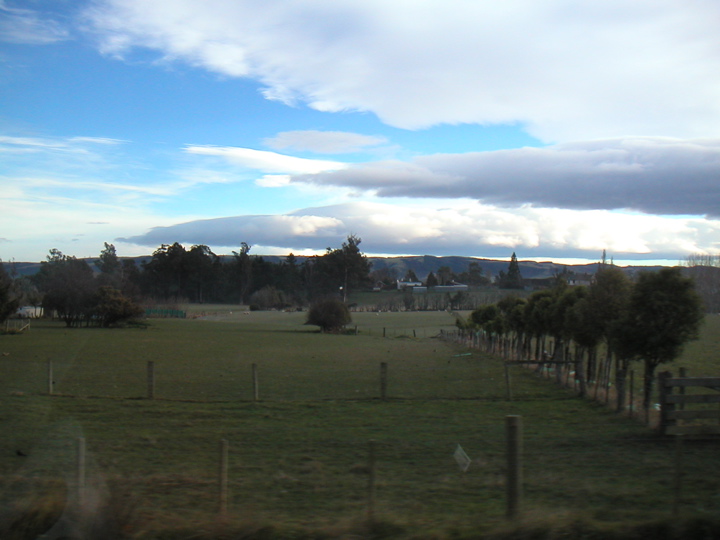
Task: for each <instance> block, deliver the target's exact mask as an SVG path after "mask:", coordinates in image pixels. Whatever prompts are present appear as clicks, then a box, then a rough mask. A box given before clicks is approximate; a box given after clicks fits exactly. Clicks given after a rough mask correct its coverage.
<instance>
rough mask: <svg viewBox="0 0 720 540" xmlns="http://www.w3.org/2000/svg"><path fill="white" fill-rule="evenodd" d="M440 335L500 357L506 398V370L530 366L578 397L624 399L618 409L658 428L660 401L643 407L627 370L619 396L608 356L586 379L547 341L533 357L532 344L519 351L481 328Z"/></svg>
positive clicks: (632, 375)
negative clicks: (511, 367) (555, 351)
mask: <svg viewBox="0 0 720 540" xmlns="http://www.w3.org/2000/svg"><path fill="white" fill-rule="evenodd" d="M440 337H441V339H444V340H447V341H452V342H454V343H456V344H459V345H461V346H463V347H466V348H468V349H476V350H481V351H482V352H484V353H486V354H491V355H494V356H496V357H499V358H501V359H502V360H503V363H504V365H505V383H506V389H507V390H506V395H507V399H508V400H512V387H511V376H510V372H509V370H508V367H510V366H520V367H524V368H526V369H529V370H533V371H534V372H535V373H536V374H537V375H538V376H539V377H542V378H545V379H548V380H549V379H554V380H555V382H556V383H557V384H559V385H561V386H564V387H566V388H569V389H571V390H573V392H575V393H576V394H577V395H578V396H579V397H584V398H586V399H591V400H592V401H595V402H598V403H601V404H603V405H605V406H607V407H611V406H612V405H611V404H613V403H618V402H620V403H623V408H622V410H619V411H618V412H621V413H623V414H627V415H628V416H629V417H631V418H640V416H639V414H640V413H643V412H644V418H641V419H642V420H643V421H644V422H645V424H647V425H648V426H649V427H652V428H655V429H658V430H659V429H660V426H661V421H660V416H661V414H660V408H661V407H660V403H657V404H656V405H655V406H654V407H652V408H649V409H647V410H645V411H643V406H642V400H641V399H640V398H641V397H642V396H638V395H636V394H637V393H636V392H635V372H634V370H629V371H628V373H627V384H625V385H624V386H625V388H624V389H623V390H622V392H623V397H622V399H620V400H619V399H618V390H617V388H615V387H614V385H613V382H612V381H613V378H612V374H613V373H612V370H613V363H612V362H611V361H609V360H607V359H600V360H599V362H598V365H597V366H596V371H595V373H594V376H593V377H592V378H591V379H588V380H585V379H584V378H583V377H582V376H578V373H577V372H576V365H577V364H576V362H575V361H574V360H572V359H569V360H568V359H564V358H565V354H561V355H560V358H555V356H556V355H555V354H554V353H553V354H550V353H548V352H547V351H546V349H545V347H546V346H550V345H551V344H550V343H541V344H540V345H541V346H540V347H539V348H538V347H535V348H534V351H535V352H537V351H540V352H539V354H540V358H534V357H533V355H534V354H535V353H534V352H533V349H532V348H529V349H526V350H524V351H522V352H521V350H520V347H518V344H517V343H514V340H512V339H510V338H499V337H496V336H489V335H487V334H485V333H484V332H482V331H477V332H474V331H466V330H460V329H459V330H457V331H453V332H441V336H440Z"/></svg>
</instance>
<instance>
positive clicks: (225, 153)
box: [185, 146, 347, 174]
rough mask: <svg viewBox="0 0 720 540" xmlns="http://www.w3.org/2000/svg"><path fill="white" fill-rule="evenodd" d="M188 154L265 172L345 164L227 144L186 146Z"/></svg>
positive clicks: (310, 170)
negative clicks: (210, 157) (213, 157)
mask: <svg viewBox="0 0 720 540" xmlns="http://www.w3.org/2000/svg"><path fill="white" fill-rule="evenodd" d="M185 151H186V152H187V153H189V154H199V155H204V156H217V157H221V158H223V159H225V160H227V161H229V162H231V163H234V164H236V165H240V166H242V167H246V168H249V169H256V170H259V171H263V172H267V173H292V174H303V173H307V174H313V173H318V172H322V171H328V170H337V169H343V168H345V167H346V166H347V165H346V164H345V163H340V162H338V161H325V160H319V159H305V158H299V157H294V156H288V155H285V154H278V153H276V152H267V151H264V150H253V149H251V148H238V147H227V146H188V147H186V148H185Z"/></svg>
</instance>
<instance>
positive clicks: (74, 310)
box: [0, 236, 371, 326]
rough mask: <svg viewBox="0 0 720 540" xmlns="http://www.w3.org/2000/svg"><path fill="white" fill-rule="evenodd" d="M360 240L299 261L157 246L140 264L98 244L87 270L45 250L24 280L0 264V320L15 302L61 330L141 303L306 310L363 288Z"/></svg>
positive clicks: (108, 318) (127, 312) (133, 310)
mask: <svg viewBox="0 0 720 540" xmlns="http://www.w3.org/2000/svg"><path fill="white" fill-rule="evenodd" d="M360 242H361V239H360V238H358V237H356V236H349V237H348V238H347V241H346V242H344V243H343V244H342V247H340V248H338V249H330V248H328V249H327V251H326V253H325V254H323V255H320V256H315V257H309V258H307V259H305V260H304V261H303V262H302V263H299V262H298V261H297V260H296V258H295V257H294V256H293V255H292V254H290V255H288V256H287V257H286V258H285V260H284V261H283V262H282V263H280V264H276V263H270V262H267V261H265V260H264V259H263V258H262V257H256V256H251V255H250V246H249V245H248V244H246V243H242V244H241V247H240V250H239V251H237V252H233V255H232V257H231V258H229V260H228V258H221V257H219V256H217V255H215V254H214V253H213V252H212V250H210V248H208V247H207V246H204V245H196V246H192V247H191V248H190V249H186V248H185V247H184V246H183V245H181V244H179V243H174V244H170V245H162V246H160V247H159V248H158V249H157V250H155V252H154V253H153V254H152V257H151V258H150V259H149V260H147V261H145V262H144V263H142V264H141V265H137V264H136V263H135V260H134V259H127V258H126V259H122V258H120V257H118V255H117V252H116V250H115V246H113V245H112V244H108V243H105V245H104V249H103V250H102V251H101V253H100V255H99V257H98V259H97V260H96V261H95V262H94V266H95V268H93V267H92V266H91V265H90V264H89V263H88V261H87V260H85V259H78V258H76V257H73V256H68V255H65V254H63V253H62V252H61V251H59V250H57V249H52V250H50V253H49V255H48V256H47V258H46V260H45V261H43V262H42V263H41V266H40V270H39V271H38V272H37V273H36V274H35V275H33V276H30V277H25V278H18V279H15V280H13V279H11V277H10V276H8V275H7V272H5V270H4V269H3V268H2V264H1V263H0V307H1V308H2V313H0V315H2V314H3V313H4V312H6V311H7V314H6V315H5V317H6V316H8V315H9V314H12V313H14V311H15V310H16V309H17V306H18V305H35V306H38V305H41V306H42V307H43V308H44V309H45V310H46V311H48V312H54V313H56V314H57V315H58V316H59V317H60V318H61V319H63V320H64V321H65V323H66V324H67V326H82V325H100V326H111V325H113V324H116V323H118V322H119V321H123V320H128V319H131V318H133V317H137V316H138V315H140V314H141V313H142V312H143V310H142V309H141V308H140V305H139V304H140V303H141V302H143V303H148V302H151V301H156V302H165V303H167V302H174V303H179V302H197V303H203V302H217V303H239V304H250V305H251V306H257V307H258V308H282V307H288V306H303V305H307V304H308V303H310V302H311V301H312V300H314V299H316V298H320V297H322V296H325V295H328V294H330V293H333V294H335V295H339V296H340V297H342V298H343V300H344V301H345V300H346V299H347V294H348V292H349V291H352V290H356V289H360V288H365V287H368V286H369V285H370V283H371V282H370V277H369V274H370V263H369V262H368V261H367V258H366V257H365V255H363V254H362V253H361V252H360V248H359V245H360ZM3 294H4V295H5V296H6V297H7V298H5V299H3V298H2V295H3ZM0 320H3V319H0Z"/></svg>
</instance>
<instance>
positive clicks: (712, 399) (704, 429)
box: [658, 371, 720, 435]
mask: <svg viewBox="0 0 720 540" xmlns="http://www.w3.org/2000/svg"><path fill="white" fill-rule="evenodd" d="M658 388H659V391H660V425H659V430H660V433H661V434H663V435H710V434H720V409H718V408H716V409H714V410H712V409H696V410H686V409H685V405H690V404H693V405H698V404H700V405H702V404H710V403H720V393H719V392H720V377H673V376H672V373H671V372H669V371H666V372H663V373H660V375H659V376H658ZM675 389H677V390H678V393H674V392H675ZM686 389H702V390H703V391H706V390H711V391H712V392H714V393H703V394H685V391H686ZM697 420H716V422H715V425H712V424H707V423H704V424H700V425H690V424H686V423H685V422H695V421H697ZM679 421H680V422H682V423H679Z"/></svg>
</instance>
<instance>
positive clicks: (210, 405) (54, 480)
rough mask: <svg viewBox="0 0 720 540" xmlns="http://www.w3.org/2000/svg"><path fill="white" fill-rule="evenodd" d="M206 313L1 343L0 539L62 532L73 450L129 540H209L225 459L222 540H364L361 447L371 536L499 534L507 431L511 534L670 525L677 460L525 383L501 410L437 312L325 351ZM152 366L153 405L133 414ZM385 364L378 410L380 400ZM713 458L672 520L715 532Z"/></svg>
mask: <svg viewBox="0 0 720 540" xmlns="http://www.w3.org/2000/svg"><path fill="white" fill-rule="evenodd" d="M206 307H207V306H206ZM204 311H205V312H206V313H212V314H211V315H205V317H204V318H196V319H187V320H157V321H152V325H151V327H150V328H148V329H146V330H143V329H114V330H103V329H74V330H67V329H65V328H64V327H62V325H59V324H56V323H49V322H37V323H33V326H32V328H31V330H30V331H29V332H28V333H25V334H22V335H6V336H0V352H2V356H0V427H1V429H2V434H3V437H2V439H1V440H0V485H2V492H1V494H0V508H4V509H5V511H4V512H2V511H0V518H2V520H3V521H2V522H0V533H2V532H3V531H4V532H5V533H6V534H5V535H4V536H3V535H2V534H0V536H2V537H3V538H5V537H8V538H9V537H10V536H8V534H9V533H7V527H8V525H7V524H8V523H9V522H10V521H11V520H12V519H14V517H16V516H18V515H20V514H22V513H23V512H25V513H26V514H27V513H28V512H29V509H36V512H37V514H38V517H37V518H36V521H37V523H35V525H34V526H35V527H36V528H37V527H41V526H42V523H41V522H42V520H43V519H45V520H46V521H48V522H49V521H52V518H53V517H57V516H56V515H57V514H58V513H59V512H60V511H62V508H63V504H64V500H65V497H67V496H72V493H73V489H74V485H75V480H74V476H73V474H74V470H75V468H76V465H75V459H76V457H75V447H76V441H77V439H78V437H84V438H85V440H86V444H87V456H88V460H87V466H88V470H87V478H88V484H89V486H90V487H91V492H92V493H95V494H98V496H100V495H103V496H104V497H105V499H107V498H110V499H111V500H113V501H114V502H113V503H112V505H113V507H114V508H115V511H116V513H117V514H120V515H122V516H123V520H124V521H125V522H126V523H125V524H126V529H125V530H126V532H127V534H128V535H134V536H137V537H145V538H159V537H163V538H190V537H200V536H198V535H199V534H200V533H199V532H198V531H205V533H206V537H208V538H210V537H213V536H212V530H214V529H213V527H218V526H219V525H218V523H221V522H219V521H218V520H217V519H216V515H217V508H218V487H217V469H218V462H219V449H218V448H219V443H220V440H221V439H226V440H227V441H229V444H230V465H229V479H230V480H229V484H230V485H229V488H230V501H229V515H228V518H227V521H225V522H222V523H225V524H226V525H227V524H228V523H229V524H230V525H227V526H231V525H232V526H234V527H236V529H237V530H245V531H256V532H257V535H256V537H258V538H260V537H265V538H273V537H277V538H280V537H291V536H294V537H302V534H301V532H302V531H304V534H305V535H306V536H305V537H316V538H319V537H343V535H345V537H349V536H347V535H349V534H350V533H352V534H355V537H356V538H357V537H370V535H369V533H367V531H366V530H365V529H363V528H362V523H363V519H364V517H365V513H366V511H367V483H368V474H367V460H368V446H369V442H370V441H371V440H374V441H375V444H376V452H375V453H376V458H377V464H376V469H377V473H376V477H377V491H376V503H375V505H376V516H377V520H378V522H380V523H381V524H385V528H384V529H383V528H379V529H376V530H375V533H374V536H375V537H379V536H383V535H385V536H386V537H397V538H401V537H402V538H410V537H416V538H418V537H432V535H435V537H437V538H451V537H456V538H462V537H468V538H469V537H477V536H473V535H477V534H479V533H482V532H488V531H491V530H493V529H495V528H496V527H501V526H502V525H503V523H504V512H505V506H504V505H505V500H504V497H505V491H504V489H505V488H504V475H505V468H506V467H505V446H504V445H505V436H504V419H505V416H506V415H510V414H513V415H521V416H522V417H523V423H524V435H525V441H524V442H525V452H524V471H525V501H524V516H526V517H525V519H526V520H528V521H533V520H546V519H550V520H558V521H563V520H567V519H568V516H571V517H573V519H574V517H577V516H581V517H583V518H584V519H589V520H594V521H597V522H600V523H603V524H608V525H617V524H627V523H633V522H637V521H641V520H650V519H658V518H663V517H667V516H669V515H670V513H671V509H672V505H673V493H674V489H673V482H674V480H673V478H674V477H673V475H674V472H675V468H674V467H675V452H674V446H673V444H672V441H669V440H663V439H660V438H658V437H657V436H655V435H654V434H653V433H652V432H651V431H650V430H648V429H647V428H646V427H644V426H643V425H642V424H640V423H638V422H637V421H635V420H631V419H628V418H627V417H624V416H618V415H615V414H614V413H612V412H610V411H609V410H607V409H605V408H604V407H602V406H599V405H597V404H594V403H591V402H588V401H582V400H579V399H577V398H575V397H574V395H573V394H572V393H571V392H570V391H568V390H564V389H561V388H558V387H557V386H556V385H555V384H554V383H552V382H550V381H546V380H542V379H539V378H537V377H536V376H535V375H534V374H533V373H531V372H529V371H526V370H523V369H521V368H513V369H512V379H513V395H514V398H515V399H514V401H512V402H508V401H506V400H505V386H504V384H505V383H504V372H503V366H502V363H501V362H500V361H499V360H497V359H495V358H492V357H488V356H485V355H483V354H481V353H478V352H477V351H468V350H466V349H462V348H459V347H458V346H456V345H453V344H451V343H447V342H444V341H441V340H439V339H437V335H438V334H439V332H440V330H451V329H452V328H453V324H454V318H453V317H452V316H451V315H449V314H447V313H445V312H423V313H380V314H379V315H376V314H374V313H357V314H353V321H354V322H353V326H354V325H355V324H357V326H358V334H357V335H322V334H319V333H317V332H316V331H314V329H313V328H311V327H307V326H304V325H303V324H302V323H303V320H304V315H303V314H302V313H277V312H253V313H251V314H249V315H246V314H244V313H243V312H241V311H233V310H231V309H229V308H225V309H220V308H217V309H205V310H204ZM231 311H232V313H230V312H231ZM719 327H720V324H719V321H718V319H717V318H716V317H714V318H710V319H708V321H707V323H706V325H705V327H704V329H703V339H702V340H701V341H700V342H698V343H696V344H693V345H692V346H691V347H689V348H688V350H687V351H686V353H685V357H684V358H683V359H682V360H681V362H679V363H678V365H683V366H685V367H687V368H688V369H689V370H690V372H691V373H692V374H698V375H700V374H703V375H716V374H717V373H718V371H720V370H718V369H716V368H715V366H716V363H715V358H716V357H717V356H716V353H717V352H718V347H719V340H718V339H719V338H718V328H719ZM383 329H385V335H386V337H385V338H383V337H382V336H383ZM48 360H52V362H53V369H54V375H55V377H54V379H55V385H54V390H55V393H56V394H58V395H54V396H49V395H47V390H48V383H47V361H48ZM150 360H152V361H154V362H155V365H156V378H157V382H156V397H157V398H156V399H155V400H148V399H144V398H145V396H146V388H147V387H146V378H145V377H146V365H147V362H148V361H150ZM381 362H387V364H388V369H389V381H388V392H389V396H390V399H388V400H387V401H381V400H379V399H378V396H379V365H380V363H381ZM253 363H255V364H257V365H258V372H259V381H260V399H261V401H260V402H257V403H254V402H253V401H252V397H253V396H252V378H251V365H252V364H253ZM458 444H461V445H462V447H463V448H464V449H465V450H466V452H467V453H468V454H469V456H470V457H471V458H472V459H473V463H472V464H471V466H470V468H469V470H468V471H467V472H465V473H463V472H461V471H460V470H459V468H458V466H457V464H456V463H455V461H454V459H453V452H454V450H455V448H456V446H457V445H458ZM718 445H719V443H718V442H717V441H714V440H698V441H688V442H687V443H686V444H685V447H684V451H683V467H684V477H683V484H682V492H681V493H682V500H681V505H680V510H681V512H682V513H684V514H686V515H694V516H701V517H706V518H716V517H717V516H718V514H720V491H719V490H718V485H717V481H716V473H717V470H718V457H717V456H718ZM17 451H20V452H21V453H22V454H26V455H24V456H20V455H18V453H17ZM711 471H714V472H711ZM38 508H40V509H43V508H44V509H45V514H43V512H42V511H40V510H37V509H38ZM130 510H132V512H130ZM43 515H44V516H45V517H44V518H43V517H42V516H43ZM265 526H273V527H275V529H274V530H275V533H272V532H268V531H271V530H270V529H263V527H265ZM2 527H6V528H5V529H2ZM16 528H17V527H16ZM161 531H165V532H164V533H163V532H161ZM168 531H175V532H174V533H172V532H168ZM190 531H193V532H190ZM208 531H210V532H208ZM258 531H261V532H258ZM262 531H265V532H264V533H263V532H262ZM308 531H312V532H313V533H312V534H313V535H314V536H312V535H310V536H308V534H309V533H308ZM39 532H43V531H42V530H41V531H39ZM37 534H38V533H37V531H35V535H34V536H27V537H29V538H35V537H36V536H37ZM263 534H265V536H262V535H263ZM273 534H275V536H273ZM163 535H164V536H163ZM193 535H196V536H193ZM268 535H269V536H268ZM363 535H365V536H363ZM18 537H21V536H18ZM218 537H219V536H218ZM234 537H239V536H234Z"/></svg>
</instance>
